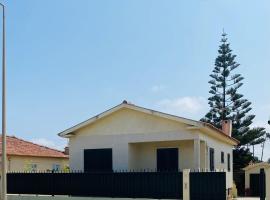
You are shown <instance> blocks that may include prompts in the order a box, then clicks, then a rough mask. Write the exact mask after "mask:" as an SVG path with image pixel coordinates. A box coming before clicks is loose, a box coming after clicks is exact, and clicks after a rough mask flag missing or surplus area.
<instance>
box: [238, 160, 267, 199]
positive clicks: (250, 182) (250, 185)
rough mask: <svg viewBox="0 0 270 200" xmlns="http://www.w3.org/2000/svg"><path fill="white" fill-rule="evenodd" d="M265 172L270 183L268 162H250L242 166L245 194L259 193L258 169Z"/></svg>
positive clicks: (257, 194)
mask: <svg viewBox="0 0 270 200" xmlns="http://www.w3.org/2000/svg"><path fill="white" fill-rule="evenodd" d="M261 169H264V171H265V172H267V173H268V174H267V182H268V184H269V183H270V164H269V163H266V162H260V163H251V164H249V165H248V166H247V167H245V168H243V170H244V171H245V190H246V193H247V194H250V195H253V196H259V193H260V186H259V185H260V179H259V174H260V170H261Z"/></svg>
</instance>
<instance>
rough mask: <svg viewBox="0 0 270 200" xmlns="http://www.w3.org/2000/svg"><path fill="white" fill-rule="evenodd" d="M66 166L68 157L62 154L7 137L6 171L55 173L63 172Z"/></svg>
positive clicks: (0, 141)
mask: <svg viewBox="0 0 270 200" xmlns="http://www.w3.org/2000/svg"><path fill="white" fill-rule="evenodd" d="M1 144H2V139H1V138H0V146H1ZM0 154H1V150H0ZM68 164H69V161H68V155H67V154H65V153H64V152H61V151H58V150H55V149H52V148H48V147H45V146H42V145H38V144H34V143H32V142H29V141H25V140H22V139H19V138H17V137H15V136H7V171H15V172H30V171H52V170H54V171H57V170H64V169H65V168H66V167H68Z"/></svg>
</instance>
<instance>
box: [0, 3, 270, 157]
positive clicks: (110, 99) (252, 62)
mask: <svg viewBox="0 0 270 200" xmlns="http://www.w3.org/2000/svg"><path fill="white" fill-rule="evenodd" d="M4 3H5V4H6V5H7V17H6V18H7V67H8V110H7V111H8V133H9V134H10V135H16V136H18V137H21V138H24V139H28V140H31V141H35V142H38V143H41V144H46V145H49V146H52V147H57V148H62V147H63V146H65V145H66V141H65V140H63V139H61V138H59V137H58V136H57V133H58V132H60V131H62V130H64V129H66V128H69V127H70V126H72V125H74V124H76V123H79V122H81V121H82V120H85V119H87V118H89V117H91V116H93V115H94V114H97V113H100V112H102V111H104V110H105V109H108V108H110V107H112V106H114V105H116V104H119V103H120V102H122V101H123V100H124V99H127V100H128V101H131V102H132V103H135V104H137V105H141V106H144V107H148V108H152V109H157V110H161V111H165V112H169V113H173V114H178V115H181V116H183V117H189V118H193V119H200V118H201V117H202V116H203V115H204V114H205V112H206V111H207V109H208V106H207V100H206V99H207V97H208V90H209V85H208V83H207V82H208V80H209V74H210V72H211V71H212V69H213V64H214V59H215V57H216V56H217V49H218V45H219V41H220V37H221V33H222V29H223V28H224V29H225V31H226V32H227V33H228V37H229V41H230V43H231V47H232V49H233V50H234V53H235V54H237V55H238V56H237V61H238V62H239V63H240V64H241V66H240V67H239V69H238V72H239V73H242V74H243V76H244V77H245V81H244V86H243V87H242V88H241V92H242V93H243V94H244V95H245V97H246V98H248V99H249V100H250V101H251V102H252V103H253V110H252V113H254V114H256V116H257V117H256V119H255V120H254V125H261V126H265V127H267V126H268V125H267V123H266V122H267V120H268V118H269V116H270V92H269V91H270V90H269V86H270V79H269V75H270V61H269V56H270V39H269V35H270V23H269V19H270V2H269V1H266V0H265V1H264V0H262V1H260V2H258V1H256V2H255V1H247V0H226V1H225V0H220V1H216V0H200V1H199V0H192V1H178V0H169V1H164V0H163V1H160V0H136V1H132V0H131V1H126V0H114V1H111V0H110V1H109V0H96V1H94V0H80V1H68V0H65V1H64V0H57V1H53V0H47V1H36V0H24V1H4ZM268 128H269V126H268ZM269 146H270V145H269V144H268V147H267V148H268V152H266V156H265V158H268V157H270V147H269ZM259 151H260V148H259V147H258V148H257V152H259Z"/></svg>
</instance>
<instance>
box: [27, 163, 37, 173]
mask: <svg viewBox="0 0 270 200" xmlns="http://www.w3.org/2000/svg"><path fill="white" fill-rule="evenodd" d="M26 171H31V172H36V171H37V164H35V163H29V164H27V166H26Z"/></svg>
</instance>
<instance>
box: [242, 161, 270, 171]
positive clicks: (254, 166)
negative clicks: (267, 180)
mask: <svg viewBox="0 0 270 200" xmlns="http://www.w3.org/2000/svg"><path fill="white" fill-rule="evenodd" d="M258 167H260V168H270V163H267V162H260V163H251V164H249V165H248V166H246V167H245V168H243V170H245V171H247V170H250V169H253V168H258Z"/></svg>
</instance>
